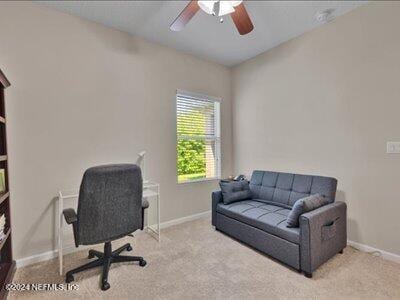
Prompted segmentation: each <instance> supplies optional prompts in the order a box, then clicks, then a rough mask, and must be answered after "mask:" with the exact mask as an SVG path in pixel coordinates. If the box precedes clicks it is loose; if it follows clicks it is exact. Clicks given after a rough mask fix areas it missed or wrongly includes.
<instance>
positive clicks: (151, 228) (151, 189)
mask: <svg viewBox="0 0 400 300" xmlns="http://www.w3.org/2000/svg"><path fill="white" fill-rule="evenodd" d="M78 196H79V194H78V192H77V191H76V190H75V191H59V193H58V198H57V202H58V205H57V206H58V216H57V219H58V222H57V225H58V249H57V252H58V262H59V269H60V275H62V274H63V235H64V232H63V230H64V228H63V227H64V216H63V210H64V201H65V200H74V201H75V202H69V201H68V202H69V205H68V206H67V207H71V206H74V207H75V208H76V206H77V205H76V204H77V199H78ZM143 198H146V199H147V200H148V201H149V203H150V207H149V208H151V207H153V205H152V202H153V201H152V200H153V199H155V200H156V203H157V224H155V225H149V224H148V220H147V224H146V227H145V228H146V231H147V232H149V233H152V236H154V237H155V238H156V240H157V241H160V238H161V236H160V185H159V184H158V183H156V182H150V181H148V182H144V183H143ZM67 207H65V208H67ZM71 232H72V228H71Z"/></svg>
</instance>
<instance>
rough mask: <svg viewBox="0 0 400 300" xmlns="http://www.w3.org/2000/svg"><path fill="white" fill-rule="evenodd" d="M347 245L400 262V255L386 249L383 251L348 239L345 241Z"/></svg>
mask: <svg viewBox="0 0 400 300" xmlns="http://www.w3.org/2000/svg"><path fill="white" fill-rule="evenodd" d="M347 245H349V246H351V247H353V248H355V249H357V250H360V251H363V252H369V253H371V254H373V255H375V256H379V257H382V258H383V259H387V260H391V261H394V262H397V263H400V255H398V254H394V253H391V252H387V251H384V250H381V249H377V248H374V247H371V246H368V245H364V244H361V243H357V242H353V241H350V240H348V241H347Z"/></svg>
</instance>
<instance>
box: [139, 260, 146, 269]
mask: <svg viewBox="0 0 400 300" xmlns="http://www.w3.org/2000/svg"><path fill="white" fill-rule="evenodd" d="M145 265H147V262H146V261H145V260H144V259H143V260H141V261H139V266H141V267H144V266H145Z"/></svg>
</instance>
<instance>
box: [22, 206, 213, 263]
mask: <svg viewBox="0 0 400 300" xmlns="http://www.w3.org/2000/svg"><path fill="white" fill-rule="evenodd" d="M210 214H211V211H210V210H209V211H205V212H202V213H198V214H194V215H190V216H186V217H183V218H179V219H174V220H170V221H167V222H163V223H161V224H160V227H161V229H164V228H167V227H170V226H174V225H178V224H181V223H185V222H189V221H193V220H196V219H199V218H203V217H206V216H209V215H210ZM86 248H90V246H80V247H79V248H76V247H74V246H69V247H66V248H64V249H63V252H64V254H68V253H72V252H75V251H81V250H84V249H86ZM57 253H58V251H57V250H52V251H47V252H43V253H40V254H35V255H32V256H28V257H24V258H20V259H17V260H16V266H17V268H21V267H24V266H28V265H31V264H34V263H38V262H42V261H46V260H50V259H53V258H56V257H57Z"/></svg>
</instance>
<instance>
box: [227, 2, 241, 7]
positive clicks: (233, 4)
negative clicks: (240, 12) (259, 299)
mask: <svg viewBox="0 0 400 300" xmlns="http://www.w3.org/2000/svg"><path fill="white" fill-rule="evenodd" d="M229 2H230V3H231V4H232V6H233V7H236V6H238V5H240V4H242V2H243V0H232V1H229Z"/></svg>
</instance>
